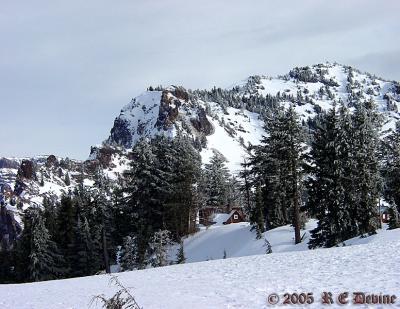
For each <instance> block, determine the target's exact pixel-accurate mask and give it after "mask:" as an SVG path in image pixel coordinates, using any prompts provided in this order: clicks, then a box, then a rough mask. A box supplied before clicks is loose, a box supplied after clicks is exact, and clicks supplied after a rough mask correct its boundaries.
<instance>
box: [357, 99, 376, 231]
mask: <svg viewBox="0 0 400 309" xmlns="http://www.w3.org/2000/svg"><path fill="white" fill-rule="evenodd" d="M379 128H380V121H379V118H378V116H377V114H376V110H375V106H374V104H373V102H370V101H367V102H357V104H356V105H355V111H354V115H353V130H354V140H353V148H352V149H353V157H354V162H355V170H354V176H353V181H354V183H355V187H356V188H355V192H356V205H357V209H356V211H355V212H354V216H352V219H354V224H355V225H356V226H357V228H358V234H360V235H363V234H365V233H368V234H372V233H375V231H376V229H377V227H378V213H377V211H378V209H377V205H378V199H379V195H380V192H379V188H380V183H381V179H380V174H379V162H378V145H379V135H378V132H379Z"/></svg>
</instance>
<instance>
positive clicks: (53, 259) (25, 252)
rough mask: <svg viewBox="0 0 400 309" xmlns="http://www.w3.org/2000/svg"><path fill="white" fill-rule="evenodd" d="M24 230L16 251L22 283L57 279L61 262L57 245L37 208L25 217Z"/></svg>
mask: <svg viewBox="0 0 400 309" xmlns="http://www.w3.org/2000/svg"><path fill="white" fill-rule="evenodd" d="M23 223H24V230H23V233H22V235H21V239H20V241H19V242H18V247H17V251H16V256H17V261H16V272H17V276H18V278H19V280H20V281H23V282H25V281H42V280H50V279H56V278H57V277H58V275H59V271H60V270H59V268H58V264H59V260H60V257H59V256H58V255H57V248H56V244H55V243H54V242H53V241H52V240H51V238H50V234H49V232H48V230H47V228H46V226H45V222H44V218H43V214H42V213H41V210H40V209H39V208H36V207H33V206H32V207H30V208H28V209H27V210H26V211H25V213H24V216H23Z"/></svg>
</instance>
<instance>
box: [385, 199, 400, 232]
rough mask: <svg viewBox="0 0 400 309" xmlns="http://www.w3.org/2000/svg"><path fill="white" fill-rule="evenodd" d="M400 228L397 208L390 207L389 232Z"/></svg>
mask: <svg viewBox="0 0 400 309" xmlns="http://www.w3.org/2000/svg"><path fill="white" fill-rule="evenodd" d="M398 228H400V221H399V213H398V211H397V208H396V206H394V205H392V206H390V207H389V223H388V230H394V229H398Z"/></svg>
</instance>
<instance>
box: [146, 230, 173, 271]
mask: <svg viewBox="0 0 400 309" xmlns="http://www.w3.org/2000/svg"><path fill="white" fill-rule="evenodd" d="M171 244H172V241H171V237H170V232H169V231H168V230H159V231H157V232H155V233H154V235H153V237H152V238H151V239H150V243H149V254H148V255H149V262H150V264H151V265H152V266H153V267H160V266H167V265H168V249H169V247H170V246H171Z"/></svg>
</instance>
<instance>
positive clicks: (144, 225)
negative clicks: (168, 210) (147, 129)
mask: <svg viewBox="0 0 400 309" xmlns="http://www.w3.org/2000/svg"><path fill="white" fill-rule="evenodd" d="M131 157H132V160H131V162H130V168H129V169H128V170H127V171H126V172H125V173H124V178H125V182H126V184H127V186H126V187H125V188H124V192H123V193H124V197H123V201H122V203H123V204H124V206H125V213H126V215H127V216H128V217H129V218H130V222H129V224H130V226H131V228H132V231H131V232H132V233H133V234H134V235H135V236H136V237H137V254H138V264H140V266H139V267H140V268H141V267H145V266H146V264H147V261H146V253H147V250H148V243H149V241H150V238H151V237H152V235H153V233H154V230H157V229H161V228H162V222H163V210H164V202H165V201H164V198H165V190H164V188H165V187H164V183H165V181H164V178H163V177H164V173H163V172H162V171H161V170H160V169H159V164H158V159H157V157H156V155H155V153H154V151H153V147H152V145H151V144H150V143H149V142H148V141H147V140H145V139H141V140H139V141H138V142H137V143H136V145H135V147H134V148H133V150H132V153H131Z"/></svg>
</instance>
